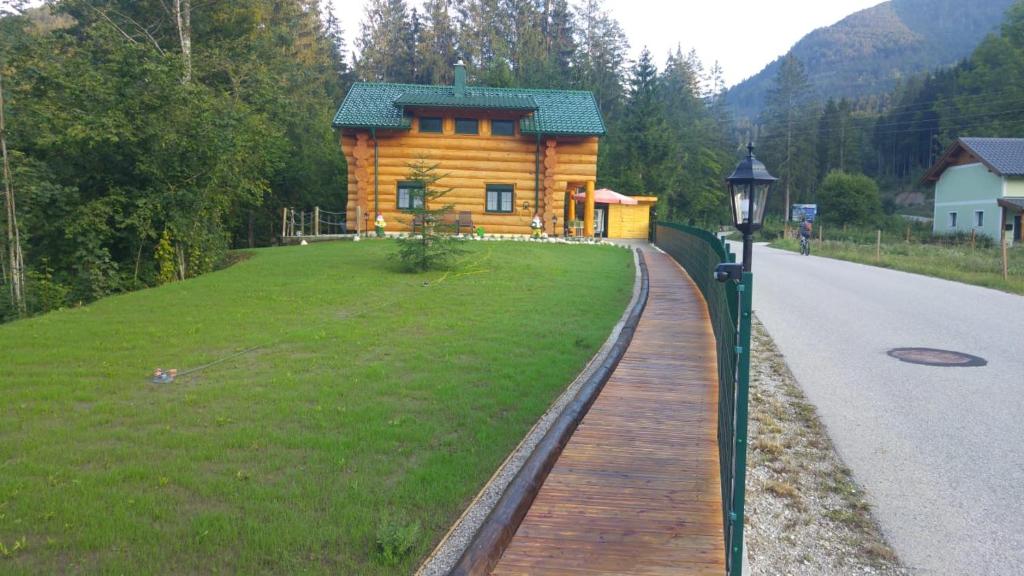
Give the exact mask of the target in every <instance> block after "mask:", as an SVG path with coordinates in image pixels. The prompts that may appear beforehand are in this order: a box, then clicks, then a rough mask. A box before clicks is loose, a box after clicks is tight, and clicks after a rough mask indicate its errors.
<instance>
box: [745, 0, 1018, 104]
mask: <svg viewBox="0 0 1024 576" xmlns="http://www.w3.org/2000/svg"><path fill="white" fill-rule="evenodd" d="M1013 2H1014V0H971V1H970V2H963V1H962V0H891V1H889V2H884V3H882V4H879V5H878V6H875V7H873V8H868V9H866V10H861V11H860V12H857V13H855V14H852V15H850V16H848V17H846V18H844V19H843V20H841V21H840V22H838V23H836V24H834V25H832V26H828V27H825V28H819V29H817V30H815V31H813V32H811V33H810V34H808V35H806V36H804V38H803V39H801V40H800V41H799V42H797V43H796V45H795V46H793V48H792V49H791V50H790V52H789V53H788V54H787V56H793V57H796V58H797V59H799V60H800V61H801V62H802V63H803V65H804V67H805V68H806V72H807V76H808V78H809V80H810V89H811V90H812V92H813V94H814V97H815V98H816V99H818V100H821V101H824V100H825V99H826V98H829V97H832V98H837V99H838V98H849V99H858V98H862V97H869V96H881V95H883V94H885V93H887V92H889V91H891V90H892V89H893V87H895V85H896V83H897V81H898V80H900V79H904V78H907V77H909V76H912V75H915V74H919V73H922V72H927V71H931V70H934V69H936V68H940V67H946V66H951V65H953V64H955V63H956V62H957V61H958V60H960V59H962V58H965V57H966V56H968V55H969V54H970V53H971V52H972V51H973V50H974V48H975V47H976V46H977V45H978V43H979V42H981V40H982V38H984V37H985V35H986V34H988V33H990V32H993V31H995V30H996V29H997V28H998V26H999V23H1000V22H1001V21H1002V19H1003V14H1004V13H1005V12H1006V9H1007V8H1008V7H1009V6H1010V5H1011V4H1013ZM783 59H784V57H780V58H779V59H777V60H775V61H774V62H772V63H771V64H769V65H768V66H766V67H765V68H764V69H763V70H762V71H761V72H759V73H758V74H756V75H755V76H753V77H751V78H748V79H747V80H745V81H743V82H741V83H740V84H738V85H736V86H735V87H733V88H731V89H730V90H729V92H728V94H727V97H726V100H727V102H728V103H729V105H730V107H731V109H732V110H733V112H734V113H735V114H736V115H737V116H738V117H748V118H756V117H757V115H758V113H759V112H760V111H761V109H762V108H763V107H764V104H765V99H766V97H767V94H768V91H769V90H770V88H771V85H772V82H773V81H774V79H775V77H776V75H777V74H778V71H779V67H780V66H781V65H782V62H783Z"/></svg>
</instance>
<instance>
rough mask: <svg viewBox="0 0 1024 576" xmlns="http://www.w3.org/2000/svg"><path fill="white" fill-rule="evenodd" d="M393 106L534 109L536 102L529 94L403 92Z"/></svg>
mask: <svg viewBox="0 0 1024 576" xmlns="http://www.w3.org/2000/svg"><path fill="white" fill-rule="evenodd" d="M395 106H402V107H404V106H418V107H421V108H480V109H487V110H530V111H533V110H536V109H537V103H536V102H535V101H534V100H533V98H532V97H530V96H519V95H516V96H506V95H502V96H498V95H483V94H481V95H477V96H469V95H466V96H455V95H454V94H451V95H449V94H431V93H429V92H403V93H402V95H401V96H399V97H398V98H396V99H395Z"/></svg>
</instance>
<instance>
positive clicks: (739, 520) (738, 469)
mask: <svg viewBox="0 0 1024 576" xmlns="http://www.w3.org/2000/svg"><path fill="white" fill-rule="evenodd" d="M736 288H737V291H738V292H739V293H740V294H739V297H740V303H741V304H740V331H739V334H737V335H736V407H735V410H736V412H735V414H736V423H735V429H734V430H735V431H734V435H735V438H734V440H733V490H732V510H731V512H730V513H729V520H730V522H732V527H731V530H732V538H730V542H731V544H732V549H731V550H730V551H729V555H730V559H729V576H740V575H741V574H742V573H743V521H744V504H745V501H746V482H747V403H748V402H749V399H750V333H751V330H752V329H753V322H752V321H753V318H752V316H753V315H752V312H753V310H752V308H753V300H754V299H753V290H754V274H753V273H751V272H744V273H743V280H742V281H741V282H740V284H739V285H738V286H737V287H736Z"/></svg>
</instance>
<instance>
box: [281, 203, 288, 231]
mask: <svg viewBox="0 0 1024 576" xmlns="http://www.w3.org/2000/svg"><path fill="white" fill-rule="evenodd" d="M287 235H288V209H287V208H281V238H284V237H285V236H287Z"/></svg>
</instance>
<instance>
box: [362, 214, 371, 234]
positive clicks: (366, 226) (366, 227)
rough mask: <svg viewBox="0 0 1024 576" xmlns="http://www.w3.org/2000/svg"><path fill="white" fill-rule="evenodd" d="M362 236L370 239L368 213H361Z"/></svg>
mask: <svg viewBox="0 0 1024 576" xmlns="http://www.w3.org/2000/svg"><path fill="white" fill-rule="evenodd" d="M363 235H364V236H366V237H367V238H369V237H370V213H369V212H363Z"/></svg>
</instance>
